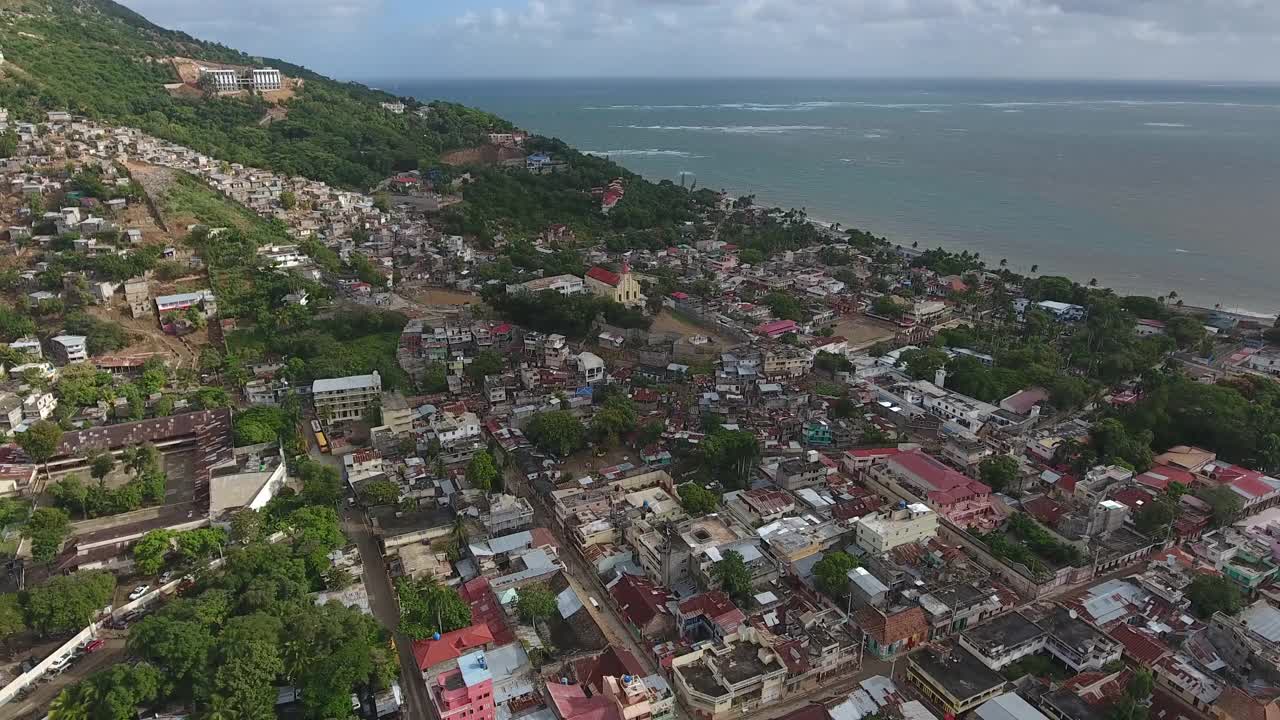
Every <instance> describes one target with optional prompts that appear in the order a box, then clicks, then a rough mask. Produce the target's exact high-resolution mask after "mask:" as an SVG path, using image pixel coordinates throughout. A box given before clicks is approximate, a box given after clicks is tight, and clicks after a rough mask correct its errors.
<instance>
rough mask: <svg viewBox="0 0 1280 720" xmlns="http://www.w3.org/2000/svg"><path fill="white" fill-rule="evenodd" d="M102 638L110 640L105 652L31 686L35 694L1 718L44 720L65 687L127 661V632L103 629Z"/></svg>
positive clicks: (15, 703) (17, 702)
mask: <svg viewBox="0 0 1280 720" xmlns="http://www.w3.org/2000/svg"><path fill="white" fill-rule="evenodd" d="M99 637H101V638H102V639H104V640H106V641H107V644H106V645H105V646H103V648H102V649H101V650H99V651H97V652H95V653H92V654H89V655H85V656H84V657H82V658H80V660H78V661H77V662H76V663H75V664H74V665H72V666H71V667H69V668H67V670H66V672H64V673H62V674H61V675H56V676H52V677H50V676H46V677H50V679H49V680H48V681H46V682H37V683H36V684H35V685H31V686H30V687H32V688H34V689H35V691H34V692H32V693H31V694H30V695H28V696H27V697H26V698H24V699H22V700H13V701H11V702H9V703H7V704H6V705H5V706H4V709H3V710H2V711H0V717H8V718H23V719H24V720H25V718H27V717H32V718H38V717H44V714H45V712H46V711H48V709H49V703H51V702H53V699H54V698H56V697H57V696H58V693H60V692H62V690H63V689H64V688H66V687H68V686H70V685H73V684H75V683H77V682H79V681H81V680H83V679H84V678H86V677H88V676H90V675H92V674H93V673H94V672H96V671H98V670H102V669H103V668H105V667H107V666H109V665H114V664H115V663H118V662H121V661H122V660H124V656H125V647H124V646H125V638H126V637H127V633H124V632H116V631H112V630H102V631H101V632H100V635H99Z"/></svg>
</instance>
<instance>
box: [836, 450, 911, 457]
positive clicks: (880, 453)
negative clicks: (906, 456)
mask: <svg viewBox="0 0 1280 720" xmlns="http://www.w3.org/2000/svg"><path fill="white" fill-rule="evenodd" d="M900 452H902V451H901V450H899V449H898V448H863V449H861V450H846V451H845V452H844V454H845V455H848V456H849V457H854V458H868V457H892V456H894V455H897V454H898V453H900Z"/></svg>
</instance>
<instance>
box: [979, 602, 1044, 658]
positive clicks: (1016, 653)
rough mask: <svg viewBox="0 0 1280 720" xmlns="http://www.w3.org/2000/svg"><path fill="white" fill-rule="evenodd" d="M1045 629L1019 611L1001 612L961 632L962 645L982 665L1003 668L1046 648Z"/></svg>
mask: <svg viewBox="0 0 1280 720" xmlns="http://www.w3.org/2000/svg"><path fill="white" fill-rule="evenodd" d="M1044 641H1045V632H1044V629H1043V628H1041V627H1040V626H1039V625H1037V624H1035V623H1033V622H1031V621H1030V620H1028V619H1027V618H1025V617H1023V616H1022V615H1021V614H1020V613H1016V612H1013V613H1009V614H1007V615H1002V616H1000V617H998V618H996V619H995V620H992V621H990V622H988V623H985V624H983V625H979V626H978V627H975V628H970V629H969V630H966V631H964V632H962V633H960V640H959V642H960V646H961V647H963V648H964V649H965V650H968V651H969V652H971V653H973V655H974V657H976V658H978V659H979V660H981V661H982V664H983V665H986V666H987V667H989V668H991V669H992V670H1001V669H1003V668H1005V667H1006V666H1008V665H1010V664H1012V663H1015V662H1017V661H1018V660H1021V659H1022V658H1024V657H1026V656H1028V655H1034V654H1036V653H1037V652H1039V651H1040V650H1042V649H1044Z"/></svg>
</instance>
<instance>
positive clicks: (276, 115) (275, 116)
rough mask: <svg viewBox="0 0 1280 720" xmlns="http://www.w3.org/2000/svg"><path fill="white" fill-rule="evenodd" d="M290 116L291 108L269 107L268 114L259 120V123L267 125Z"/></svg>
mask: <svg viewBox="0 0 1280 720" xmlns="http://www.w3.org/2000/svg"><path fill="white" fill-rule="evenodd" d="M287 117H289V109H288V108H284V107H273V108H268V109H267V112H266V114H264V115H263V116H262V119H261V120H259V121H258V125H260V126H262V127H266V126H268V125H270V124H271V123H274V122H280V121H281V120H284V119H285V118H287Z"/></svg>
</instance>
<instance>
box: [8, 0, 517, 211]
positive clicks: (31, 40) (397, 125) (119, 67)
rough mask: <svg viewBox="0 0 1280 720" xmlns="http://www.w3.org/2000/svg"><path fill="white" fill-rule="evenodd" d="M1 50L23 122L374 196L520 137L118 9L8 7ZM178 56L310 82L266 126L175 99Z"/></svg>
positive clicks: (75, 0) (231, 102) (87, 2)
mask: <svg viewBox="0 0 1280 720" xmlns="http://www.w3.org/2000/svg"><path fill="white" fill-rule="evenodd" d="M0 48H2V49H3V52H4V58H5V64H4V66H3V68H0V70H2V71H3V72H2V73H0V105H3V106H5V107H8V108H9V109H10V111H11V113H13V114H14V115H15V116H16V117H17V118H18V119H26V120H34V119H37V118H39V117H40V116H42V114H43V112H44V111H46V110H55V109H56V110H70V111H71V112H73V113H76V114H82V115H86V116H88V117H92V118H96V119H100V120H104V121H109V122H115V123H120V124H124V125H129V126H133V127H138V128H140V129H142V130H145V131H146V132H149V133H152V134H154V135H156V136H158V137H161V138H164V139H167V140H171V141H173V142H176V143H180V144H183V145H187V146H189V147H192V148H194V149H196V150H199V151H201V152H204V153H207V154H209V155H212V156H215V157H218V158H220V159H224V160H228V161H231V162H239V163H243V164H246V165H250V166H255V167H263V168H267V169H272V170H277V171H279V172H284V173H289V174H293V175H302V176H305V177H309V178H312V179H315V180H322V181H325V182H328V183H331V184H334V185H339V186H343V187H348V188H358V189H367V188H369V187H371V186H372V185H374V184H375V183H376V182H377V181H378V180H380V179H382V178H384V177H386V176H387V175H389V174H391V173H393V172H397V171H404V170H412V169H416V168H418V167H422V166H425V165H428V164H431V163H434V162H435V160H436V159H437V158H438V156H439V155H440V153H442V152H445V151H448V150H453V149H457V148H463V147H472V146H474V145H477V144H479V143H481V142H483V141H484V139H485V134H486V133H487V132H488V131H489V130H492V129H507V128H510V127H511V126H510V124H509V123H507V122H506V121H504V120H502V119H501V118H498V117H495V116H493V115H490V114H488V113H484V112H480V111H477V110H472V109H470V108H466V107H463V106H461V105H456V104H452V103H443V102H434V103H430V105H429V107H430V112H429V113H426V114H425V117H419V116H418V115H416V114H414V113H413V112H407V113H405V114H402V115H395V114H392V113H389V112H387V111H385V110H383V109H382V108H381V107H380V106H379V105H378V103H380V102H390V101H394V100H396V99H397V98H396V97H395V96H393V95H391V94H389V93H385V92H382V91H378V90H373V89H371V88H368V87H365V86H363V85H359V84H357V83H340V82H337V81H334V80H331V79H329V78H326V77H324V76H322V75H319V74H317V73H314V72H311V71H309V70H307V69H305V68H302V67H299V66H297V65H294V64H292V63H288V62H285V61H282V60H278V59H274V58H261V57H251V56H249V55H246V54H244V53H242V52H239V51H237V50H233V49H231V48H228V47H225V46H223V45H219V44H217V43H210V42H204V41H201V40H197V39H195V38H193V37H191V36H189V35H187V34H185V33H181V32H176V31H172V30H165V29H163V28H160V27H158V26H156V25H154V24H153V23H151V22H149V21H148V20H146V19H145V18H143V17H142V16H140V15H138V14H137V13H135V12H133V11H131V10H129V9H128V8H125V7H123V6H121V5H118V4H116V3H114V2H110V0H46V1H44V2H32V1H26V0H16V1H15V0H8V1H6V2H0ZM173 57H185V58H191V59H194V60H203V61H207V62H217V63H227V64H236V65H245V66H259V67H260V66H270V67H275V68H277V69H279V70H280V71H281V72H282V73H284V74H285V75H286V76H287V77H292V78H300V79H302V80H303V81H304V82H303V85H302V87H301V88H300V89H299V90H298V92H297V94H296V96H295V97H293V98H292V99H289V100H287V101H285V103H284V107H285V108H286V109H287V111H288V113H287V117H285V118H284V119H281V120H276V121H274V122H269V123H265V124H264V123H262V119H263V117H264V115H265V114H266V112H267V110H268V109H269V107H270V104H269V103H268V102H267V101H266V100H264V99H262V98H260V97H256V96H246V97H215V96H205V97H200V96H199V95H198V94H196V96H194V97H185V96H184V97H173V96H171V95H170V94H169V92H168V91H166V90H165V87H164V85H165V83H176V82H179V81H180V78H179V77H178V75H177V72H176V70H175V69H174V68H173V66H172V64H171V63H170V62H169V59H170V58H173ZM401 100H402V101H404V102H405V103H406V104H407V105H408V106H409V107H410V108H411V109H412V108H416V107H418V106H420V105H422V104H421V103H419V102H417V101H416V100H412V99H407V98H401Z"/></svg>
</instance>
